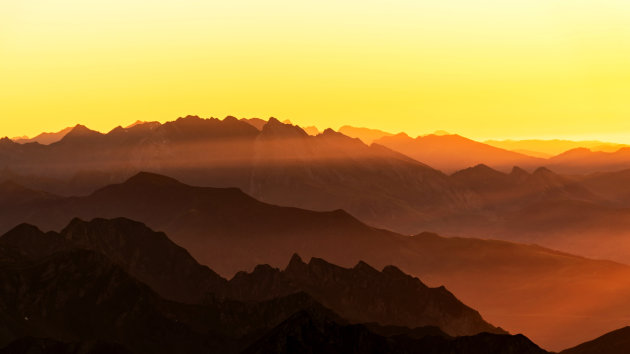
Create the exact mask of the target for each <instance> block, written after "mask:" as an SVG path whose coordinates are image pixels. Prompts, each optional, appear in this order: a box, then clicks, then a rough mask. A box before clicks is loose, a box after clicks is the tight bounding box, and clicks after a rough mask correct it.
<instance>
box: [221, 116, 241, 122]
mask: <svg viewBox="0 0 630 354" xmlns="http://www.w3.org/2000/svg"><path fill="white" fill-rule="evenodd" d="M223 121H224V122H228V123H234V122H238V121H239V120H238V118H236V117H234V116H227V117H225V118H223Z"/></svg>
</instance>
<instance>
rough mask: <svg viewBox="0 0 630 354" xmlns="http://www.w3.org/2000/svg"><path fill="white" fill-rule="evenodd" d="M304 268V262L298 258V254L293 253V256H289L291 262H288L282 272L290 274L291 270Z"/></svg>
mask: <svg viewBox="0 0 630 354" xmlns="http://www.w3.org/2000/svg"><path fill="white" fill-rule="evenodd" d="M305 266H306V263H304V261H303V260H302V257H300V255H299V254H297V253H294V254H293V256H291V260H290V261H289V264H288V265H287V267H286V268H285V269H284V270H285V272H286V271H288V272H291V271H293V270H299V269H302V268H303V267H305Z"/></svg>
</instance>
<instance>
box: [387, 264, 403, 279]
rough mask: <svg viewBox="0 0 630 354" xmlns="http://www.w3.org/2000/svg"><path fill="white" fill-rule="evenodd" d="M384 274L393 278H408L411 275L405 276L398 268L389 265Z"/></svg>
mask: <svg viewBox="0 0 630 354" xmlns="http://www.w3.org/2000/svg"><path fill="white" fill-rule="evenodd" d="M383 274H386V275H389V276H392V277H408V276H409V275H407V274H405V273H404V272H403V271H402V270H400V269H399V268H398V267H396V266H393V265H388V266H385V268H383Z"/></svg>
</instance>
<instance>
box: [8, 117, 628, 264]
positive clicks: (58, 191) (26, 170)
mask: <svg viewBox="0 0 630 354" xmlns="http://www.w3.org/2000/svg"><path fill="white" fill-rule="evenodd" d="M380 139H381V140H383V141H384V143H387V141H390V143H387V144H388V145H390V147H391V148H394V149H400V150H404V151H405V152H406V153H407V154H409V155H412V156H414V157H415V158H417V159H420V158H426V159H429V160H430V161H432V163H441V162H440V161H447V160H448V159H447V156H455V157H457V159H459V160H457V159H455V160H453V161H460V162H458V164H460V165H467V164H469V163H474V162H476V161H479V160H480V159H479V158H478V157H479V156H486V155H487V156H494V157H493V158H494V161H495V162H496V163H497V164H498V165H501V166H503V167H504V168H506V169H507V168H508V167H507V166H509V161H510V159H511V157H514V156H515V155H516V156H517V157H518V159H523V160H521V162H522V163H523V164H525V165H527V164H529V166H530V167H529V168H521V167H509V172H505V171H501V170H495V169H493V168H491V167H490V166H487V165H475V166H472V167H468V168H465V169H463V170H459V171H457V172H455V173H453V174H451V175H446V174H444V173H442V172H440V171H438V170H435V169H433V168H431V167H429V166H428V165H426V164H424V163H422V162H419V161H418V160H415V159H414V158H411V157H409V156H407V155H404V154H401V153H400V152H396V151H394V150H392V149H390V148H388V147H384V146H383V145H379V144H378V143H374V144H372V145H371V146H367V145H365V144H364V143H362V142H361V141H359V140H357V139H353V138H350V137H347V136H345V135H343V134H341V133H338V132H334V131H332V130H326V131H324V132H323V133H322V134H319V135H317V136H310V135H309V134H307V133H306V132H305V131H304V130H302V129H301V128H300V127H298V126H294V125H291V124H289V123H281V122H279V121H278V120H276V119H270V120H269V121H265V120H262V119H257V118H252V119H246V120H238V119H236V118H233V117H228V118H226V119H224V120H218V119H201V118H198V117H186V118H182V119H179V120H177V121H174V122H169V123H165V124H160V123H157V122H148V123H142V122H140V123H137V124H134V125H132V126H130V127H128V128H120V127H119V128H116V129H114V130H112V131H111V132H110V133H108V134H101V133H98V132H95V131H91V130H89V129H87V128H86V127H83V126H77V127H75V128H74V129H73V130H72V131H71V132H70V133H68V134H67V135H66V136H65V137H64V138H63V139H62V140H61V141H59V142H57V143H53V144H51V145H48V146H44V145H40V144H17V143H13V142H11V141H10V140H7V139H5V140H3V141H1V142H0V183H1V181H19V184H20V185H23V186H25V187H28V188H30V189H31V190H34V191H46V192H49V193H51V194H54V195H86V194H89V193H91V192H93V191H94V190H96V189H98V188H101V187H103V186H106V185H110V184H113V183H120V182H123V181H125V180H126V179H128V178H129V177H131V176H133V175H135V174H137V173H138V172H139V171H151V172H155V173H159V174H163V175H168V176H171V177H175V178H177V179H178V180H181V181H183V182H185V183H188V184H192V185H199V186H208V187H236V188H239V189H241V190H243V191H244V192H246V193H247V194H249V195H252V196H254V197H255V198H257V199H259V200H261V201H264V202H267V203H271V204H276V205H283V206H293V207H299V208H304V209H310V210H317V211H330V210H337V209H342V210H345V211H347V212H348V213H350V214H351V215H353V216H355V217H357V218H358V219H360V220H361V221H363V222H365V223H367V224H369V225H371V226H375V227H380V228H386V229H389V230H392V231H395V232H398V233H403V234H417V233H419V232H423V231H433V232H438V233H440V234H446V235H452V236H465V237H481V238H487V237H492V238H499V239H504V240H510V241H518V242H535V243H537V244H541V245H543V246H546V247H551V248H555V249H560V250H563V251H567V252H570V253H573V254H580V255H584V256H588V257H595V258H605V259H611V260H616V261H620V262H626V263H627V262H630V243H626V242H622V240H624V239H625V238H626V237H627V236H628V235H629V234H630V232H629V231H628V230H630V228H629V226H630V225H629V222H628V220H629V218H628V215H629V212H630V197H629V196H630V189H628V188H627V186H630V183H628V179H627V177H628V176H627V173H624V172H623V170H621V171H620V172H598V173H593V174H588V175H581V176H575V175H562V174H558V173H555V171H554V169H553V168H555V167H552V168H540V167H534V166H536V164H537V163H538V162H540V161H541V159H534V158H531V157H528V156H525V155H519V154H516V153H514V152H510V151H506V150H501V149H498V148H494V147H491V146H489V145H484V144H482V143H479V142H475V141H472V140H469V139H466V138H463V137H459V136H457V135H449V134H442V135H437V134H435V135H429V136H425V137H421V138H417V139H412V138H410V137H407V136H402V135H397V136H388V137H381V138H380ZM396 141H398V142H401V144H402V145H400V146H399V145H397V144H394V143H392V142H396ZM407 149H408V150H409V151H406V150H407ZM416 152H417V153H418V154H417V156H416V155H414V154H416ZM591 154H594V155H593V156H591ZM602 154H603V155H602ZM624 154H625V150H624V149H621V150H619V151H617V152H615V153H604V152H600V153H589V152H588V151H581V152H580V151H570V152H567V153H565V154H562V155H560V156H557V157H554V158H551V159H548V160H544V161H545V162H547V164H548V165H549V166H556V167H558V168H561V169H562V168H564V169H565V170H567V169H568V170H572V169H582V170H591V169H593V168H595V167H594V166H599V167H597V168H602V169H603V167H602V166H604V165H606V164H609V165H610V164H611V163H613V162H614V165H615V166H617V167H619V168H621V167H623V166H625V165H626V163H625V162H624V161H630V156H628V158H627V159H626V158H625V157H624V156H625V155H624ZM574 155H579V156H583V158H582V157H575V156H574ZM589 156H591V157H589ZM515 158H516V157H515ZM481 160H483V159H481ZM462 161H463V162H462ZM532 161H534V162H532ZM588 161H591V162H588ZM562 166H564V167H562ZM580 166H582V167H580ZM584 166H586V167H584ZM588 166H591V167H588ZM587 167H588V168H587ZM2 188H5V189H10V188H11V187H10V186H7V185H0V189H2ZM3 193H11V192H10V191H5V192H2V191H1V190H0V194H3ZM37 193H39V192H37ZM1 198H2V197H0V199H1ZM5 198H6V197H5ZM0 203H1V200H0ZM603 239H605V240H607V242H601V240H603ZM612 244H615V246H614V247H611V245H612Z"/></svg>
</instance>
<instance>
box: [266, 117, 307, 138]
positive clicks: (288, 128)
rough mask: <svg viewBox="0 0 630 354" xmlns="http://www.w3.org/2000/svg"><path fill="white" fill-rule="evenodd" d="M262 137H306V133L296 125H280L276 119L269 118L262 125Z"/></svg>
mask: <svg viewBox="0 0 630 354" xmlns="http://www.w3.org/2000/svg"><path fill="white" fill-rule="evenodd" d="M261 135H262V136H270V137H292V136H293V137H308V136H309V135H308V133H306V132H305V131H304V130H303V129H302V128H300V127H299V126H297V125H292V124H287V123H282V122H280V121H279V120H278V119H276V118H274V117H271V118H269V120H268V121H267V123H265V125H263V127H262V130H261Z"/></svg>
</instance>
